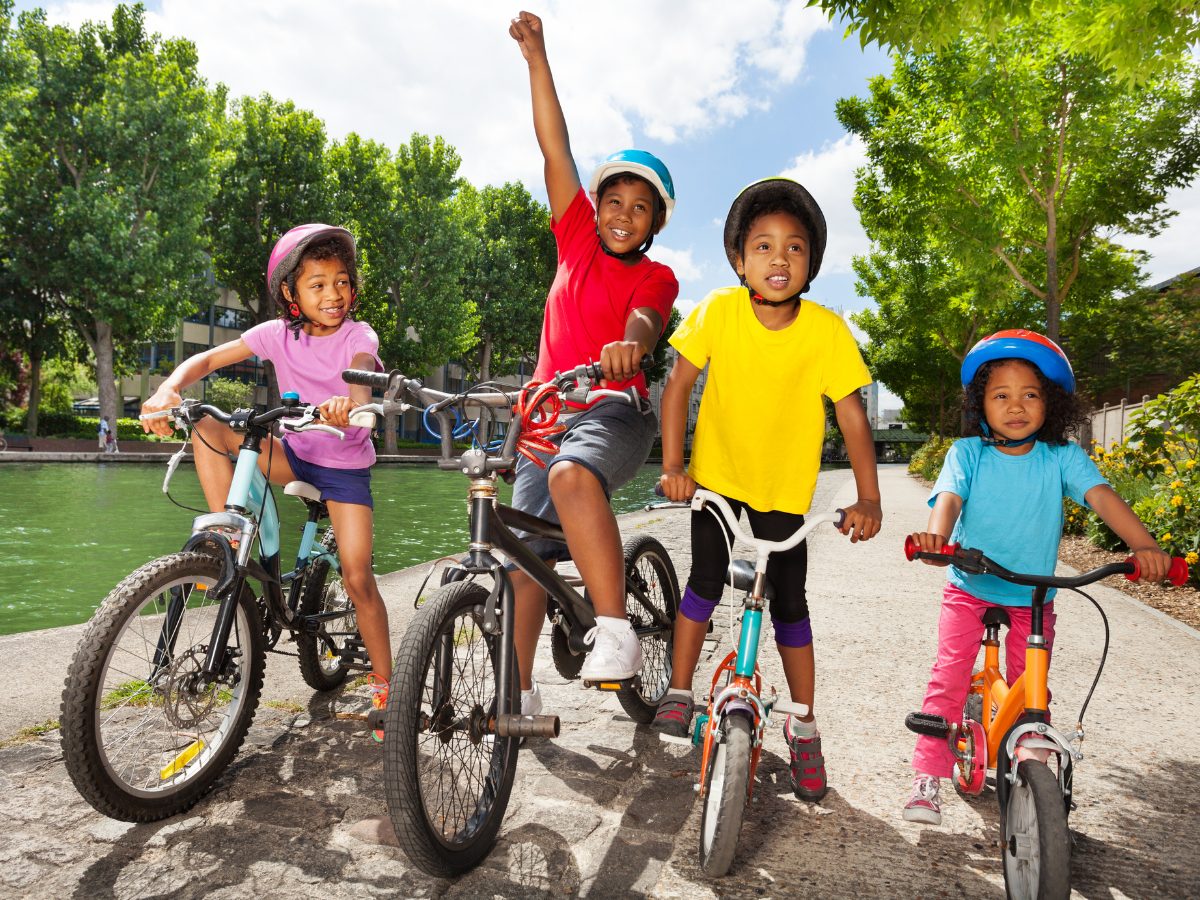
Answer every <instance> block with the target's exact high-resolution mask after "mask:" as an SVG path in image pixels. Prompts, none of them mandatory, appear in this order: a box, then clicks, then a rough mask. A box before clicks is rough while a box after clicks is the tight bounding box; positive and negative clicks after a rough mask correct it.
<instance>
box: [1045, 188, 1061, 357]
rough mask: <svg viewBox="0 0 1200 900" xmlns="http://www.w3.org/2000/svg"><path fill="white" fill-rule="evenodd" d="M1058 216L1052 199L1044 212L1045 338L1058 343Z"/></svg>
mask: <svg viewBox="0 0 1200 900" xmlns="http://www.w3.org/2000/svg"><path fill="white" fill-rule="evenodd" d="M1059 306H1060V302H1059V297H1058V216H1057V211H1056V209H1055V207H1054V198H1053V197H1051V198H1050V203H1049V206H1048V207H1047V210H1046V337H1048V338H1050V340H1052V341H1054V343H1056V344H1057V343H1058V342H1059V339H1058V319H1059Z"/></svg>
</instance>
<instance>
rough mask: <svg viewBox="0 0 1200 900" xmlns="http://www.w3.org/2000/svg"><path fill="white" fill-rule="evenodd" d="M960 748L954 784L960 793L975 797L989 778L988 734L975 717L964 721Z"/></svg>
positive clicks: (959, 737)
mask: <svg viewBox="0 0 1200 900" xmlns="http://www.w3.org/2000/svg"><path fill="white" fill-rule="evenodd" d="M958 749H959V758H958V762H957V764H956V765H955V777H954V785H955V787H957V788H958V790H959V792H960V793H963V794H966V795H967V796H970V797H974V796H976V795H977V794H979V793H980V792H981V791H982V790H983V785H984V783H985V782H986V780H987V735H986V734H984V732H983V726H982V725H980V724H979V723H978V722H976V721H975V720H974V719H967V720H965V721H964V722H963V727H962V731H961V732H960V733H959V736H958Z"/></svg>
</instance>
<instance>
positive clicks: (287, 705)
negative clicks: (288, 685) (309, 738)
mask: <svg viewBox="0 0 1200 900" xmlns="http://www.w3.org/2000/svg"><path fill="white" fill-rule="evenodd" d="M263 706H269V707H270V708H271V709H279V710H283V711H284V712H290V713H302V712H304V707H303V706H301V705H300V704H299V703H297V702H296V701H295V700H266V701H264V702H263Z"/></svg>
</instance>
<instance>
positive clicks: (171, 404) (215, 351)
mask: <svg viewBox="0 0 1200 900" xmlns="http://www.w3.org/2000/svg"><path fill="white" fill-rule="evenodd" d="M253 355H254V352H253V351H252V350H251V349H250V347H249V346H248V345H247V344H246V342H245V341H244V340H242V339H241V338H237V339H236V340H232V341H228V342H227V343H224V344H221V345H220V346H219V347H212V348H210V349H208V350H205V351H204V352H203V353H197V354H196V355H195V356H190V357H188V358H187V359H185V360H184V361H183V362H181V363H180V364H179V365H178V366H176V368H175V371H174V372H172V373H171V374H170V375H168V376H167V380H166V381H164V382H163V383H162V384H160V385H159V386H158V390H156V391H155V392H154V394H153V396H151V397H150V399H149V400H147V401H146V402H145V403H143V404H142V412H143V413H152V412H161V411H162V410H164V409H173V408H175V407H177V406H179V404H180V403H182V402H183V400H182V398H181V397H180V392H181V391H183V389H184V388H186V387H188V386H189V385H192V384H195V383H196V382H197V381H199V380H200V379H201V378H203V377H204V376H205V375H208V374H209V373H210V372H215V371H217V369H221V368H224V367H225V366H231V365H233V364H234V363H236V362H241V361H242V360H243V359H249V358H250V357H251V356H253ZM142 430H143V431H146V432H151V431H153V432H154V433H155V434H161V435H163V436H164V437H170V435H171V432H172V431H173V430H174V425H173V424H172V423H171V421H170V420H169V419H165V418H163V419H143V420H142Z"/></svg>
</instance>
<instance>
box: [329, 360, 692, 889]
mask: <svg viewBox="0 0 1200 900" xmlns="http://www.w3.org/2000/svg"><path fill="white" fill-rule="evenodd" d="M343 377H344V378H345V380H346V381H347V383H350V384H363V385H367V386H370V387H372V388H375V389H377V390H382V391H383V392H384V400H383V402H382V403H377V404H370V405H368V406H367V407H363V408H360V410H356V413H355V414H356V415H358V414H360V413H361V412H362V411H364V410H365V411H370V412H374V413H377V414H387V413H394V412H399V411H401V410H403V409H408V408H411V406H410V405H409V403H411V404H412V405H415V406H419V407H421V408H423V409H424V410H425V413H426V417H427V419H431V420H433V421H435V422H436V423H437V425H436V430H437V432H438V433H439V434H440V437H441V448H442V455H441V460H440V461H439V466H440V467H441V468H443V469H455V470H458V471H461V472H462V473H463V475H465V476H466V478H467V481H468V487H467V496H468V502H469V507H470V546H469V548H468V551H467V556H466V558H465V559H463V560H462V561H461V562H459V563H458V564H457V565H454V566H450V567H448V568H447V569H446V570H444V572H443V579H442V585H441V587H440V588H438V589H437V590H435V591H434V592H433V593H432V594H431V595H430V596H429V597H428V599H427V600H425V602H424V603H423V604H422V606H421V607H420V610H419V612H418V614H417V616H416V617H415V618H414V619H413V622H412V624H411V625H410V627H409V629H408V631H407V633H406V634H405V637H404V639H403V640H402V641H401V642H400V648H401V649H400V653H399V655H398V657H397V659H396V665H395V670H394V674H393V676H392V682H391V686H390V691H389V697H388V703H387V707H386V709H385V710H383V711H382V714H383V721H384V734H385V736H384V741H383V745H384V789H385V795H386V798H387V805H388V811H389V813H390V814H391V818H392V823H393V825H394V826H395V829H396V835H397V837H398V838H399V840H400V844H401V846H402V847H403V849H404V850H405V852H406V853H407V854H408V857H409V858H410V859H411V860H412V861H413V862H414V863H416V864H417V865H418V866H419V867H420V868H421V869H423V870H424V871H425V872H427V873H429V874H431V875H436V876H443V877H445V876H451V875H457V874H460V873H462V872H465V871H467V870H469V869H471V868H473V867H474V866H476V865H478V863H479V862H480V861H481V860H482V859H483V858H484V857H485V856H486V855H487V854H488V852H489V851H490V850H491V848H492V846H493V845H494V844H495V842H496V837H497V835H498V833H499V829H500V823H501V821H502V820H503V818H504V812H505V810H506V808H507V806H508V800H509V794H510V792H511V790H512V784H513V777H514V775H515V773H516V766H517V747H518V744H519V742H520V740H521V739H522V738H524V737H535V736H537V737H554V736H557V734H558V731H559V722H558V717H557V716H521V715H520V696H521V693H520V688H519V681H518V673H517V662H516V656H515V653H514V650H513V638H512V631H511V629H510V627H509V623H510V622H512V621H513V607H514V599H513V589H512V583H511V581H510V579H509V575H508V572H507V571H506V570H505V564H504V563H503V562H502V561H501V560H500V559H498V558H497V557H496V555H495V554H494V553H493V551H494V550H499V551H500V552H501V553H503V554H504V556H505V557H506V558H507V560H508V561H509V562H510V563H511V564H513V565H515V566H516V567H518V568H520V569H521V570H522V571H523V572H526V573H527V574H528V575H529V576H530V577H531V578H532V579H533V580H534V581H535V582H536V583H537V584H539V585H540V586H541V587H543V588H545V590H546V592H547V594H548V595H549V604H548V614H549V616H550V620H551V621H552V623H553V624H554V629H553V631H552V633H551V634H552V638H551V644H552V650H553V659H554V663H555V666H556V668H557V669H558V671H559V673H560V674H562V675H563V677H565V678H576V677H578V675H579V671H580V667H581V664H582V660H583V654H584V653H585V652H586V650H587V644H586V642H585V638H586V636H587V633H588V631H589V630H590V629H592V628H593V627H594V626H595V624H596V620H595V613H594V611H593V607H592V603H591V601H590V600H589V599H588V596H587V593H586V592H584V593H580V592H579V591H578V590H577V589H578V588H579V587H580V586H581V585H582V582H581V581H580V580H579V579H577V578H566V577H563V576H562V575H560V574H559V573H557V572H556V571H555V570H554V568H553V567H551V566H550V565H548V564H547V563H545V562H543V561H542V560H541V559H540V558H539V557H538V556H537V555H536V554H535V553H533V552H532V551H531V550H530V549H529V548H528V547H527V546H526V544H525V543H524V542H523V541H522V540H521V539H520V538H518V537H517V536H516V534H514V530H520V531H523V532H526V533H528V534H531V535H535V536H537V537H544V538H550V539H553V540H557V541H564V542H565V540H566V539H565V537H564V535H563V531H562V528H561V527H560V526H559V525H557V524H554V523H552V522H548V521H546V520H544V519H541V518H538V517H535V516H532V515H529V514H527V513H523V512H521V511H519V510H516V509H513V508H511V507H509V506H505V505H503V504H501V503H499V502H498V498H497V484H496V479H497V476H504V477H506V478H507V477H511V476H512V474H513V473H514V471H515V468H516V460H517V457H518V454H524V455H527V456H529V455H531V454H532V451H534V450H538V451H542V452H544V453H545V452H553V451H554V445H553V444H552V443H551V441H550V440H549V438H550V437H551V436H552V435H553V434H555V433H556V432H557V431H559V430H561V428H562V426H561V425H560V424H559V423H557V418H558V413H559V412H560V411H561V409H562V404H563V401H564V400H574V401H582V402H585V403H590V402H593V401H601V400H602V401H603V402H624V403H639V402H641V401H640V398H639V397H638V396H637V394H636V392H634V391H613V390H606V389H598V388H594V387H592V385H594V384H596V383H598V382H599V380H600V378H601V377H602V375H601V372H600V367H599V365H598V364H590V365H583V366H578V367H576V368H575V369H572V370H570V371H568V372H563V373H558V374H556V375H555V377H554V379H553V380H552V381H550V382H547V383H546V384H541V385H538V384H534V383H531V384H529V385H526V386H525V387H524V388H522V389H521V390H518V391H511V392H506V391H504V390H502V389H500V388H499V387H497V386H494V385H487V384H485V385H477V386H474V387H472V388H469V389H467V390H465V391H463V392H461V393H457V394H445V393H442V392H439V391H434V390H431V389H429V388H426V387H424V386H422V385H421V383H420V382H418V381H414V380H411V379H408V378H405V377H404V376H403V375H401V374H400V373H398V372H392V373H390V374H378V373H373V372H359V371H347V372H345V373H343ZM406 400H407V401H409V403H406V402H405V401H406ZM502 410H503V411H511V412H512V417H511V421H509V422H507V423H500V422H499V421H498V416H497V415H496V413H497V412H499V411H502ZM474 411H478V412H479V418H478V419H477V420H475V423H474V425H472V426H470V427H464V425H463V423H464V422H466V421H467V420H468V417H467V413H470V412H474ZM356 424H362V422H361V420H356ZM503 424H506V425H507V430H506V432H505V433H504V435H503V437H502V438H500V439H497V440H495V441H490V440H489V438H490V437H491V436H492V435H493V434H495V433H497V432H498V430H499V427H500V426H501V425H503ZM467 432H470V433H472V434H473V435H474V437H475V440H474V442H473V443H474V444H475V446H473V447H472V448H471V449H469V450H467V451H465V452H462V453H460V454H457V455H456V453H455V451H454V449H453V445H452V441H453V438H454V436H455V435H456V434H458V435H459V436H463V435H465V434H466V433H467ZM624 557H625V610H626V615H627V616H628V617H629V620H630V622H631V623H632V625H633V628H634V631H635V633H636V634H637V636H638V638H639V640H640V641H641V645H642V653H643V664H642V668H641V670H640V672H639V673H638V674H637V675H635V676H634V677H633V678H631V679H628V680H626V681H621V682H605V683H600V684H596V685H594V686H595V687H598V688H601V689H603V690H612V691H615V692H616V694H617V698H618V700H619V701H620V703H621V706H622V707H624V709H625V711H626V712H627V713H628V714H629V715H630V717H631V718H633V719H634V720H635V721H637V722H640V723H648V722H650V721H651V720H652V719H653V718H654V713H655V709H656V708H657V705H658V701H659V700H660V699H661V697H662V696H663V694H664V693H666V690H667V687H668V686H669V684H670V682H671V642H672V633H673V626H674V620H675V614H676V611H677V610H678V608H679V586H678V582H677V580H676V577H675V569H674V567H673V566H672V564H671V559H670V557H669V556H668V555H667V551H666V550H665V549H664V548H663V546H662V545H661V544H660V543H659V542H658V541H656V540H654V539H653V538H651V537H649V536H642V537H638V538H636V539H634V540H631V541H629V542H627V543H626V544H625V547H624Z"/></svg>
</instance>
